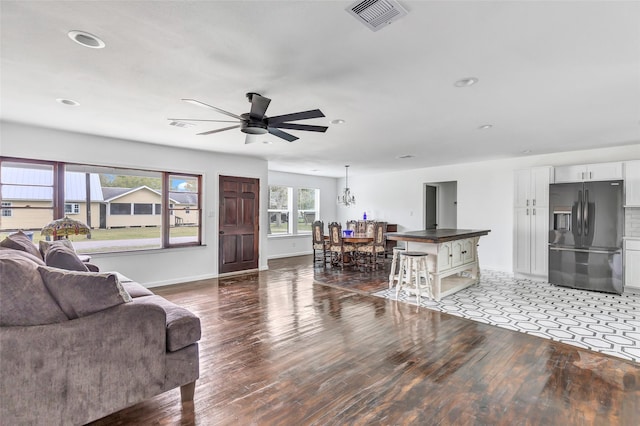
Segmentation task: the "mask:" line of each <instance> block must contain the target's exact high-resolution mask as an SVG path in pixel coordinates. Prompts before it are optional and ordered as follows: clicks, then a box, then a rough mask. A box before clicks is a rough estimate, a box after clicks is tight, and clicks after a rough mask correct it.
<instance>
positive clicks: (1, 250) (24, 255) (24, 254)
mask: <svg viewBox="0 0 640 426" xmlns="http://www.w3.org/2000/svg"><path fill="white" fill-rule="evenodd" d="M0 253H11V254H12V255H13V256H15V257H22V258H24V259H28V260H30V261H32V262H34V263H37V264H38V265H42V266H44V264H45V263H44V260H42V259H40V257H38V256H34V255H32V254H29V253H27V252H26V251H22V250H15V249H12V248H8V247H2V246H0Z"/></svg>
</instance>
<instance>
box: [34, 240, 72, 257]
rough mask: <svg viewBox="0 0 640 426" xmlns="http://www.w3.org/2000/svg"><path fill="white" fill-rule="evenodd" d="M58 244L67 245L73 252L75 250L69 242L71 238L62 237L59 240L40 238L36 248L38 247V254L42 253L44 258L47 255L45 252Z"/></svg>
mask: <svg viewBox="0 0 640 426" xmlns="http://www.w3.org/2000/svg"><path fill="white" fill-rule="evenodd" d="M60 245H62V246H65V247H68V248H69V249H70V250H73V252H74V253H75V251H76V249H75V247H73V243H72V242H71V240H67V239H66V238H63V239H61V240H55V241H45V240H40V242H39V243H38V248H39V249H40V255H42V258H43V259H45V258H46V257H47V252H48V251H49V249H50V248H51V247H53V246H60Z"/></svg>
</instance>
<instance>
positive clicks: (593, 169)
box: [554, 162, 623, 183]
mask: <svg viewBox="0 0 640 426" xmlns="http://www.w3.org/2000/svg"><path fill="white" fill-rule="evenodd" d="M622 178H623V174H622V162H613V163H596V164H578V165H573V166H559V167H556V168H555V170H554V182H555V183H563V182H588V181H598V180H618V179H622Z"/></svg>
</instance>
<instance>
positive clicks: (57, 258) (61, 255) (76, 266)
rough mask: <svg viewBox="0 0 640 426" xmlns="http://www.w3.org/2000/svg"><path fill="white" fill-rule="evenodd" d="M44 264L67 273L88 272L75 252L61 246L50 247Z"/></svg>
mask: <svg viewBox="0 0 640 426" xmlns="http://www.w3.org/2000/svg"><path fill="white" fill-rule="evenodd" d="M44 262H45V263H46V264H47V266H52V267H54V268H60V269H66V270H67V271H81V272H88V271H89V269H87V266H86V265H85V264H84V262H82V260H80V258H79V257H78V255H77V254H76V252H75V251H74V250H72V249H70V248H69V247H66V246H64V245H62V244H58V245H51V246H50V247H49V250H48V251H47V255H46V256H45V258H44Z"/></svg>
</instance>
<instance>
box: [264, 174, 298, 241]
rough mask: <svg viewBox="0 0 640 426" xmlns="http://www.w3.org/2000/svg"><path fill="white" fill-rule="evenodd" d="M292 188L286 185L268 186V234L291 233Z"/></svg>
mask: <svg viewBox="0 0 640 426" xmlns="http://www.w3.org/2000/svg"><path fill="white" fill-rule="evenodd" d="M292 193H293V188H290V187H287V186H277V185H270V186H269V208H268V214H269V234H273V235H277V234H291V233H293V230H292V229H291V221H290V220H289V218H290V217H291V211H292Z"/></svg>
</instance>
